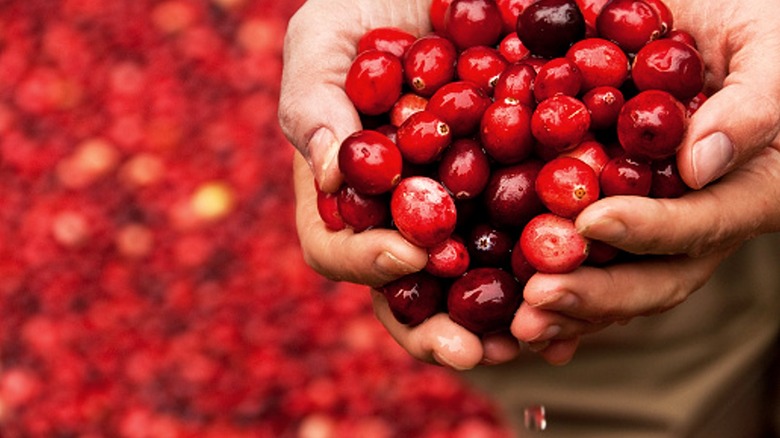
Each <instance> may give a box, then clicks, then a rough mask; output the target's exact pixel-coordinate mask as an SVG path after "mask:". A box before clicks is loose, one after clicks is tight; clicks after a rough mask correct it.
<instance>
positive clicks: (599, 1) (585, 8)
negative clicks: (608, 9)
mask: <svg viewBox="0 0 780 438" xmlns="http://www.w3.org/2000/svg"><path fill="white" fill-rule="evenodd" d="M576 1H577V6H579V8H580V11H582V17H583V18H584V19H585V27H586V28H587V31H586V32H587V33H590V34H591V35H593V34H595V33H596V18H598V16H599V14H600V13H601V9H602V8H604V5H605V4H607V3H608V2H609V1H610V0H576Z"/></svg>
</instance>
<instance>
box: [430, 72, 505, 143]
mask: <svg viewBox="0 0 780 438" xmlns="http://www.w3.org/2000/svg"><path fill="white" fill-rule="evenodd" d="M491 102H492V101H491V99H490V97H489V96H488V95H487V94H486V93H485V92H484V91H483V90H482V89H481V88H480V87H479V86H477V85H475V84H473V83H471V82H467V81H456V82H450V83H448V84H446V85H444V86H442V87H441V88H440V89H438V90H437V91H436V93H434V94H433V96H431V98H430V100H428V107H427V109H428V110H430V111H432V112H433V113H434V114H436V115H438V116H439V117H441V118H442V119H443V120H444V121H445V122H446V123H447V124H448V125H449V126H450V129H451V130H452V135H453V137H464V136H466V135H469V134H471V133H473V132H475V131H476V130H477V128H478V127H479V122H480V120H481V119H482V113H484V112H485V109H487V107H488V106H489V105H490V104H491Z"/></svg>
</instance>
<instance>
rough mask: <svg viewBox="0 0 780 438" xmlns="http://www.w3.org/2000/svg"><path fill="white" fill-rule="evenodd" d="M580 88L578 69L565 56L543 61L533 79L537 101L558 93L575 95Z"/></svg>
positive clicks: (580, 76)
mask: <svg viewBox="0 0 780 438" xmlns="http://www.w3.org/2000/svg"><path fill="white" fill-rule="evenodd" d="M580 89H582V74H581V73H580V69H579V68H578V67H577V66H576V65H575V64H574V63H573V62H571V61H570V60H568V59H567V58H555V59H551V60H550V61H548V62H547V63H545V64H544V65H543V66H542V68H540V69H539V72H538V73H537V74H536V79H535V80H534V97H535V98H536V101H537V102H541V101H543V100H545V99H547V98H550V97H553V96H557V95H559V94H562V95H565V96H576V95H577V94H579V92H580Z"/></svg>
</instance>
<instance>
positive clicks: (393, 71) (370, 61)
mask: <svg viewBox="0 0 780 438" xmlns="http://www.w3.org/2000/svg"><path fill="white" fill-rule="evenodd" d="M403 80H404V79H403V66H402V65H401V60H400V59H398V57H397V56H395V55H392V54H390V53H387V52H383V51H381V50H375V49H374V50H366V51H365V52H362V53H360V54H358V55H357V57H355V59H354V61H353V62H352V64H351V65H350V68H349V70H348V71H347V78H346V81H345V83H344V89H345V91H346V93H347V96H348V97H349V99H350V100H351V101H352V103H353V105H355V108H356V109H357V110H358V111H360V112H361V113H363V114H365V115H369V116H374V115H379V114H382V113H384V112H386V111H389V110H390V108H392V107H393V104H395V101H396V100H398V97H399V96H400V95H401V88H402V86H403Z"/></svg>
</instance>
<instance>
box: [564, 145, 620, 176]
mask: <svg viewBox="0 0 780 438" xmlns="http://www.w3.org/2000/svg"><path fill="white" fill-rule="evenodd" d="M561 156H564V157H574V158H577V159H578V160H580V161H583V162H584V163H585V164H587V165H588V166H590V168H591V169H593V172H595V173H596V175H599V174H601V170H602V169H603V168H604V165H605V164H607V161H609V159H610V157H609V154H607V151H606V148H605V147H604V145H603V144H601V143H599V142H598V141H596V140H585V141H583V142H582V143H580V144H578V145H577V147H575V148H574V149H571V150H568V151H566V152H563V153H562V154H561Z"/></svg>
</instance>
